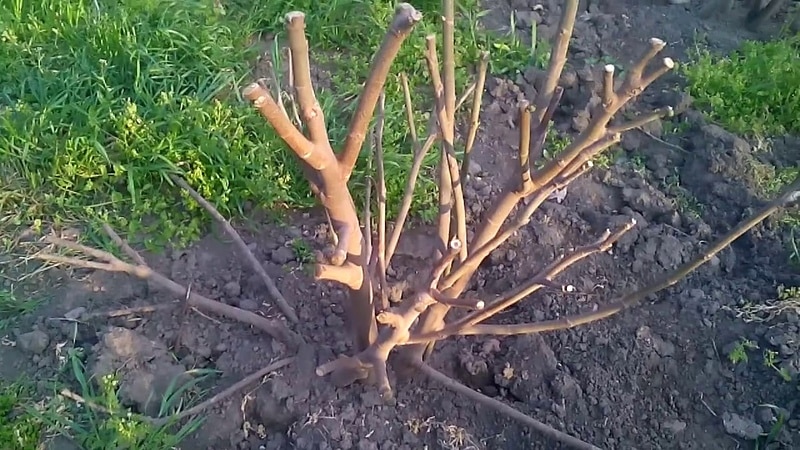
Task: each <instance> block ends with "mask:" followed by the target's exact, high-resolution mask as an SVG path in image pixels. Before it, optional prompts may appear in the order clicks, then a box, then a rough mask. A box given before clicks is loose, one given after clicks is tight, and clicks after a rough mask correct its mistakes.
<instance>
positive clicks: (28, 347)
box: [17, 330, 50, 354]
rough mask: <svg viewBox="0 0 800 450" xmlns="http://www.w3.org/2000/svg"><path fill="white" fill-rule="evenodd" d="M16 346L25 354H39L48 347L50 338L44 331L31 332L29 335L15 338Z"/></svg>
mask: <svg viewBox="0 0 800 450" xmlns="http://www.w3.org/2000/svg"><path fill="white" fill-rule="evenodd" d="M17 345H19V348H21V349H22V350H25V351H27V352H30V353H35V354H41V353H42V352H44V351H45V350H46V349H47V346H48V345H50V336H48V335H47V333H45V332H44V331H40V330H33V331H31V332H29V333H25V334H20V335H19V336H18V337H17Z"/></svg>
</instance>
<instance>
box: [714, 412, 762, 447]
mask: <svg viewBox="0 0 800 450" xmlns="http://www.w3.org/2000/svg"><path fill="white" fill-rule="evenodd" d="M722 424H723V425H724V426H725V431H727V432H728V434H732V435H734V436H738V437H740V438H743V439H748V440H755V439H757V438H758V437H759V436H761V434H762V433H764V428H763V427H762V426H761V425H759V424H757V423H756V422H755V421H753V420H750V419H745V418H744V417H742V416H740V415H738V414H735V413H727V412H726V413H725V414H723V415H722Z"/></svg>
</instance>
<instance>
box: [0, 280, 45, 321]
mask: <svg viewBox="0 0 800 450" xmlns="http://www.w3.org/2000/svg"><path fill="white" fill-rule="evenodd" d="M39 303H40V302H39V301H38V300H34V299H30V298H24V299H20V298H19V297H18V296H17V295H16V293H15V290H14V289H5V288H0V330H4V329H5V328H7V327H8V326H9V325H10V324H11V323H12V322H13V321H14V320H15V319H16V318H17V317H19V316H21V315H23V314H27V313H30V312H32V311H33V310H35V309H36V307H37V306H39Z"/></svg>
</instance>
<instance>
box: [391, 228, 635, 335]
mask: <svg viewBox="0 0 800 450" xmlns="http://www.w3.org/2000/svg"><path fill="white" fill-rule="evenodd" d="M635 224H636V221H635V220H633V219H631V220H630V221H629V222H628V223H626V224H625V225H623V226H622V227H620V228H619V229H618V230H616V231H615V232H613V233H612V232H611V231H610V230H606V232H605V233H604V234H603V235H602V236H601V237H600V238H599V239H598V240H597V241H595V242H594V243H592V244H589V245H585V246H583V247H578V248H576V249H574V250H573V251H571V252H570V253H568V254H567V255H564V256H562V257H561V258H559V259H558V260H556V261H555V262H553V263H552V264H550V265H549V266H548V267H546V268H545V269H543V270H542V271H541V272H539V274H537V275H535V276H534V277H532V278H531V280H530V281H529V282H528V283H525V284H523V285H522V286H519V287H518V288H516V289H514V290H513V291H511V292H509V293H507V294H505V295H503V296H501V297H500V298H499V299H497V300H495V301H493V302H491V303H489V305H487V306H486V307H484V308H482V309H480V310H479V311H475V312H472V313H470V314H468V315H466V316H464V317H462V318H461V319H459V320H457V321H455V322H453V323H450V324H447V325H446V326H445V327H444V328H443V329H442V330H440V331H434V332H428V333H423V334H421V335H416V334H415V335H412V336H411V337H410V338H409V340H408V341H407V344H415V343H422V342H428V341H434V340H441V339H445V338H446V337H448V336H452V335H456V334H459V333H460V330H462V329H464V328H467V327H471V326H472V325H475V324H477V323H479V322H482V321H484V320H486V319H488V318H489V317H492V316H494V315H495V314H497V313H499V312H501V311H503V310H505V309H507V308H509V307H510V306H513V305H514V304H516V303H518V302H519V301H521V300H522V299H524V298H526V297H527V296H529V295H531V294H532V293H534V292H536V291H538V290H539V289H541V288H542V287H544V286H545V285H547V284H548V283H550V282H552V281H553V278H554V277H556V276H557V275H558V274H560V273H561V272H563V271H564V270H566V269H567V268H569V267H570V266H572V265H574V264H575V263H577V262H579V261H581V260H583V259H584V258H586V257H588V256H590V255H593V254H595V253H599V252H604V251H607V250H608V249H609V248H611V246H612V245H613V244H614V243H615V242H616V241H618V240H619V238H621V237H622V236H623V235H624V234H625V233H627V232H628V231H629V230H630V229H631V228H632V227H633V226H634V225H635Z"/></svg>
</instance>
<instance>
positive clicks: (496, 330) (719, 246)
mask: <svg viewBox="0 0 800 450" xmlns="http://www.w3.org/2000/svg"><path fill="white" fill-rule="evenodd" d="M799 199H800V177H798V178H797V179H795V181H794V182H793V183H792V184H791V185H790V186H788V187H787V188H786V189H785V190H784V192H783V193H782V194H781V195H780V196H779V197H778V198H776V199H775V200H773V201H772V202H770V203H768V204H767V205H766V206H764V207H763V208H762V209H761V210H759V211H758V212H757V213H756V214H754V215H753V216H751V217H749V218H747V219H746V220H743V221H742V222H740V223H739V225H737V226H736V227H734V228H733V229H732V230H731V231H729V232H728V233H727V234H725V235H724V236H722V237H721V238H719V239H718V240H717V241H715V242H714V243H713V244H711V246H710V247H709V248H707V249H706V250H704V251H703V252H701V253H700V254H699V255H697V257H695V258H694V259H693V260H691V261H689V262H687V263H686V264H684V265H682V266H681V267H679V268H678V269H676V270H675V271H673V272H670V273H668V274H666V275H664V276H662V277H660V278H659V279H658V280H656V281H655V282H653V283H651V284H649V285H648V286H646V287H645V288H643V289H640V290H637V291H635V292H632V293H630V294H628V295H626V296H624V297H622V298H621V299H619V300H617V301H615V302H612V303H610V304H608V305H606V306H604V307H601V308H599V309H598V310H597V311H594V312H590V313H584V314H578V315H575V316H567V317H562V318H560V319H555V320H547V321H543V322H539V323H532V324H519V325H475V324H474V323H477V322H474V323H473V324H471V325H468V326H465V327H464V328H462V329H461V330H459V331H458V332H457V333H456V334H459V335H473V334H495V335H513V334H531V333H542V332H545V331H555V330H563V329H567V328H573V327H577V326H580V325H586V324H588V323H591V322H595V321H598V320H601V319H605V318H608V317H610V316H613V315H614V314H617V313H619V312H622V311H624V310H626V309H628V308H630V307H633V306H636V305H638V304H639V303H641V302H642V301H643V300H644V299H645V298H647V297H648V296H650V295H653V294H655V293H657V292H660V291H662V290H664V289H666V288H668V287H670V286H673V285H675V284H676V283H677V282H678V281H680V280H682V279H684V278H686V277H687V276H688V275H689V274H691V273H692V272H694V271H695V270H696V269H697V268H698V267H700V266H702V265H703V264H705V263H707V262H708V261H710V260H711V259H712V258H713V257H714V255H716V254H717V253H719V252H720V251H722V250H723V249H724V248H726V247H728V246H729V245H731V243H733V241H735V240H736V239H738V238H739V237H741V236H742V235H743V234H745V233H746V232H747V231H749V230H750V229H752V228H753V227H755V226H756V225H758V224H759V223H761V222H762V221H763V220H764V219H766V218H767V217H769V216H771V215H772V214H774V213H775V212H776V211H778V210H779V209H780V208H782V207H785V206H788V205H789V204H791V203H796V202H797V201H798V200H799ZM488 309H489V308H487V310H488Z"/></svg>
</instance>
